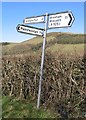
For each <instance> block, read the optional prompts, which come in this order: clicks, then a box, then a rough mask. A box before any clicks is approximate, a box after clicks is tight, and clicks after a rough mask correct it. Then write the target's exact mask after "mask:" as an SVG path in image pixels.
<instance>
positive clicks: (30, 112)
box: [2, 96, 56, 118]
mask: <svg viewBox="0 0 86 120" xmlns="http://www.w3.org/2000/svg"><path fill="white" fill-rule="evenodd" d="M2 117H3V118H55V117H56V114H55V113H53V112H51V111H49V110H45V109H44V108H43V107H41V108H40V110H37V108H36V103H35V102H31V100H29V99H28V100H19V99H16V98H13V97H7V96H4V97H3V100H2Z"/></svg>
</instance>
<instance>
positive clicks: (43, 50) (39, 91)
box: [37, 13, 48, 109]
mask: <svg viewBox="0 0 86 120" xmlns="http://www.w3.org/2000/svg"><path fill="white" fill-rule="evenodd" d="M47 23H48V14H47V13H46V16H45V31H44V40H43V48H42V60H41V70H40V80H39V90H38V100H37V109H39V106H40V97H41V86H42V75H43V64H44V52H45V43H46V34H47Z"/></svg>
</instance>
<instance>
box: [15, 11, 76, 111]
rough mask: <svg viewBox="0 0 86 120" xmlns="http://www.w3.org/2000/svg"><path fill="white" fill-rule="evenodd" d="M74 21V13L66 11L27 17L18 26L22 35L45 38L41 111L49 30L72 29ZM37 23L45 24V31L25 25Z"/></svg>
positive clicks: (39, 91)
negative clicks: (45, 53)
mask: <svg viewBox="0 0 86 120" xmlns="http://www.w3.org/2000/svg"><path fill="white" fill-rule="evenodd" d="M74 20H75V18H74V16H73V14H72V12H70V11H66V12H60V13H54V14H48V13H46V14H45V15H41V16H34V17H27V18H25V19H24V21H23V22H24V24H18V25H17V28H16V29H17V31H18V32H20V33H25V34H31V35H37V36H42V37H43V47H42V59H41V68H40V80H39V89H38V99H37V109H39V106H40V98H41V86H42V76H43V64H44V52H45V44H46V35H47V30H48V29H52V28H65V27H71V26H72V23H73V22H74ZM36 23H45V24H44V29H42V28H36V27H32V26H27V25H25V24H36Z"/></svg>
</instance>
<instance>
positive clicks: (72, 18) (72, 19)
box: [68, 12, 75, 26]
mask: <svg viewBox="0 0 86 120" xmlns="http://www.w3.org/2000/svg"><path fill="white" fill-rule="evenodd" d="M68 15H69V18H70V21H69V23H68V26H71V25H72V23H73V22H74V20H75V18H74V16H73V14H72V13H71V12H70V13H69V14H68Z"/></svg>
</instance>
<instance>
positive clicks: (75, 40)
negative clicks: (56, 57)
mask: <svg viewBox="0 0 86 120" xmlns="http://www.w3.org/2000/svg"><path fill="white" fill-rule="evenodd" d="M42 42H43V38H42V37H34V38H32V39H30V40H26V41H24V42H21V43H15V44H11V43H10V44H6V45H4V44H3V48H2V54H3V55H10V54H11V55H12V54H25V53H37V52H38V51H40V50H41V48H42ZM83 43H84V35H83V34H72V33H58V32H54V33H48V34H47V41H46V49H47V50H52V51H56V50H57V48H58V46H60V45H59V44H61V46H62V45H63V46H62V48H64V47H65V45H66V44H71V45H70V47H72V48H73V46H74V45H75V44H83ZM68 46H69V45H68ZM68 46H66V48H67V47H68ZM79 46H80V45H79ZM75 47H76V46H75ZM79 48H80V47H79ZM82 48H83V45H81V49H82ZM67 49H68V48H67ZM79 50H80V49H79Z"/></svg>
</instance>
